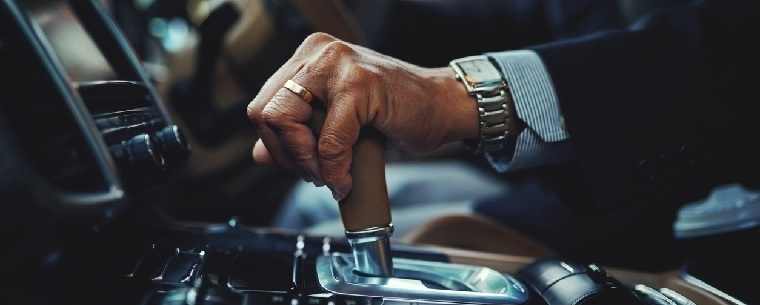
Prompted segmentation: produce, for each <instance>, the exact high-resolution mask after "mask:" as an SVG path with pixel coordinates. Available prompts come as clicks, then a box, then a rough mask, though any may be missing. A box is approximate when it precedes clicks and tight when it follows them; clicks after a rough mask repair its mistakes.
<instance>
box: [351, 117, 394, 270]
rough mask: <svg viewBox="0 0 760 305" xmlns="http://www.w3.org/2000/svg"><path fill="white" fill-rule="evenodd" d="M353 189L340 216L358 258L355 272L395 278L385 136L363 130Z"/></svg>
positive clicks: (354, 162)
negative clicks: (386, 178) (386, 182)
mask: <svg viewBox="0 0 760 305" xmlns="http://www.w3.org/2000/svg"><path fill="white" fill-rule="evenodd" d="M351 176H352V177H353V189H352V190H351V193H350V194H349V195H348V196H347V197H346V198H345V199H344V200H343V201H341V202H340V215H341V218H342V219H343V226H344V227H345V228H346V237H347V238H348V242H349V244H350V245H351V249H352V252H353V255H354V263H355V270H356V271H358V272H361V273H364V274H367V275H372V276H380V277H391V276H393V261H392V256H391V251H390V243H389V238H390V236H391V234H392V233H393V226H392V225H391V211H390V204H389V203H388V192H387V190H386V188H385V158H383V141H382V136H381V135H380V134H379V133H378V132H377V131H375V130H373V129H365V130H362V133H361V135H360V138H359V141H358V142H357V144H356V145H355V146H354V156H353V164H352V166H351Z"/></svg>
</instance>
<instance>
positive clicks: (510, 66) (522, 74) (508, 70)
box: [486, 50, 574, 172]
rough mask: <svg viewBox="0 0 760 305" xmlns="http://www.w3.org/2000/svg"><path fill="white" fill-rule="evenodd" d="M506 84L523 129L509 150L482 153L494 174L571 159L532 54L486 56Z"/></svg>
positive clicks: (550, 92)
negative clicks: (499, 70) (491, 60)
mask: <svg viewBox="0 0 760 305" xmlns="http://www.w3.org/2000/svg"><path fill="white" fill-rule="evenodd" d="M487 55H488V56H490V57H491V58H493V59H494V60H495V61H496V62H497V63H498V66H499V68H500V69H501V71H502V73H503V75H504V76H505V78H506V80H507V83H508V84H509V88H510V92H511V93H512V98H513V99H514V104H515V110H516V112H517V116H518V117H519V118H520V119H521V120H522V121H523V122H525V124H526V125H527V128H526V129H525V130H524V131H523V132H522V133H520V135H518V137H517V141H516V143H515V147H514V150H513V153H511V152H512V150H510V151H506V150H505V151H504V152H503V153H501V154H499V153H498V152H497V153H490V154H486V158H487V159H488V161H489V162H490V163H491V165H492V166H493V167H494V169H496V170H497V171H498V172H506V171H512V170H518V169H525V168H530V167H537V166H542V165H549V164H556V163H561V162H564V161H567V160H570V159H572V158H573V157H574V154H573V150H572V147H571V146H570V143H569V141H567V140H568V139H569V138H570V135H569V134H568V132H567V130H566V129H565V127H564V124H563V121H562V120H563V119H562V115H561V112H560V109H559V102H558V101H557V95H556V93H555V92H554V86H553V85H552V81H551V77H550V76H549V72H548V71H547V70H546V68H545V67H544V64H543V62H542V61H541V58H540V57H539V56H538V55H537V54H536V53H535V52H533V51H530V50H520V51H508V52H500V53H489V54H487Z"/></svg>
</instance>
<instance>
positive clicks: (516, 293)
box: [317, 253, 528, 305]
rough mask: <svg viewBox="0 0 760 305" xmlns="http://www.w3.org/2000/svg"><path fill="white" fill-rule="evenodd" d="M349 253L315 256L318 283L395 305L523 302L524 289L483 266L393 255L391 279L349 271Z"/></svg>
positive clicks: (504, 304) (337, 291)
mask: <svg viewBox="0 0 760 305" xmlns="http://www.w3.org/2000/svg"><path fill="white" fill-rule="evenodd" d="M354 268H355V267H354V259H353V257H351V255H349V254H341V253H335V254H333V255H329V256H321V257H318V258H317V277H318V279H319V285H320V286H322V288H324V289H325V290H327V291H330V292H332V293H334V294H338V295H352V296H365V297H379V298H383V300H384V301H394V303H399V302H401V303H407V302H415V303H420V302H422V303H436V304H441V303H457V304H489V305H496V304H499V305H509V304H523V303H525V302H526V301H527V300H528V290H527V288H525V286H524V285H522V284H521V283H520V282H518V281H517V280H516V279H514V278H512V277H510V276H506V275H502V274H501V273H499V272H497V271H495V270H493V269H490V268H485V267H478V266H469V265H459V264H449V263H441V262H430V261H421V260H413V259H404V258H393V274H394V277H373V276H366V275H362V274H360V273H357V272H354Z"/></svg>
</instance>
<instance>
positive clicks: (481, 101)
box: [449, 56, 521, 153]
mask: <svg viewBox="0 0 760 305" xmlns="http://www.w3.org/2000/svg"><path fill="white" fill-rule="evenodd" d="M449 66H451V68H452V69H454V72H455V73H456V77H457V80H459V81H461V82H462V83H463V84H464V87H465V89H466V90H467V93H468V94H470V95H471V96H472V97H474V98H475V100H476V102H477V104H478V118H479V127H480V139H479V140H478V141H473V143H467V144H468V145H469V146H471V147H473V148H474V150H475V151H476V152H477V153H480V152H495V151H499V150H502V149H504V147H505V145H507V143H508V142H510V143H514V138H516V137H517V135H518V134H519V131H520V130H519V129H520V128H521V127H520V126H521V124H520V121H519V119H518V118H517V115H516V114H515V110H514V109H515V107H514V103H513V101H512V96H511V95H510V93H509V86H508V84H507V82H506V81H505V80H504V77H502V75H501V72H499V69H497V68H496V66H495V65H494V64H493V63H492V62H491V60H490V59H489V58H488V57H486V56H469V57H465V58H460V59H455V60H452V61H451V63H449Z"/></svg>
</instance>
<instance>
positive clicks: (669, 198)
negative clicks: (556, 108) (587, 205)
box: [533, 0, 760, 209]
mask: <svg viewBox="0 0 760 305" xmlns="http://www.w3.org/2000/svg"><path fill="white" fill-rule="evenodd" d="M756 3H758V1H754V0H750V1H725V0H721V1H715V2H709V1H708V2H704V3H696V4H694V5H691V6H685V7H681V8H677V9H671V10H668V11H662V12H659V13H657V14H655V15H652V16H649V17H647V18H645V19H644V20H641V21H639V22H638V23H637V24H635V25H634V26H633V27H632V28H630V29H628V30H621V31H610V32H603V33H597V34H594V35H590V36H585V37H579V38H576V39H570V40H565V41H561V42H558V43H552V44H548V45H542V46H538V47H535V48H533V49H534V50H535V51H536V52H537V53H538V54H539V56H540V57H541V59H542V60H543V62H544V64H545V65H546V68H547V69H548V71H549V74H550V75H551V77H552V81H553V83H554V87H555V90H556V93H557V95H558V99H559V103H560V108H561V111H562V113H563V115H564V118H565V123H566V127H567V129H568V131H569V133H570V135H571V138H572V141H573V145H574V147H575V150H576V153H577V157H578V159H579V161H580V163H581V167H582V172H583V177H584V181H585V184H586V185H587V186H588V187H589V189H590V190H591V194H592V197H593V201H594V203H595V204H597V205H599V206H600V207H604V208H609V209H617V208H620V207H621V206H625V205H642V204H643V205H654V204H658V205H659V204H661V203H663V202H665V203H668V204H672V205H678V204H682V203H685V202H688V201H690V200H694V199H696V198H700V197H702V196H704V195H706V193H707V192H708V191H709V190H710V188H711V187H712V186H714V185H717V184H722V183H729V182H740V183H744V184H752V183H755V184H756V183H757V182H758V178H757V174H756V172H758V171H760V167H758V164H757V159H758V158H760V154H759V153H758V151H757V149H755V148H754V147H755V146H758V145H756V144H754V142H756V141H757V140H758V136H757V134H758V131H760V128H758V127H757V126H758V124H757V115H758V105H760V98H758V92H759V91H760V90H757V88H760V84H758V83H757V81H758V80H760V78H758V76H757V74H758V72H760V70H757V56H758V55H760V52H758V50H757V47H755V46H754V45H757V41H753V40H757V38H758V37H760V35H758V34H759V33H758V29H759V28H760V23H759V22H760V16H758V7H757V6H758V5H757V4H756Z"/></svg>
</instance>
